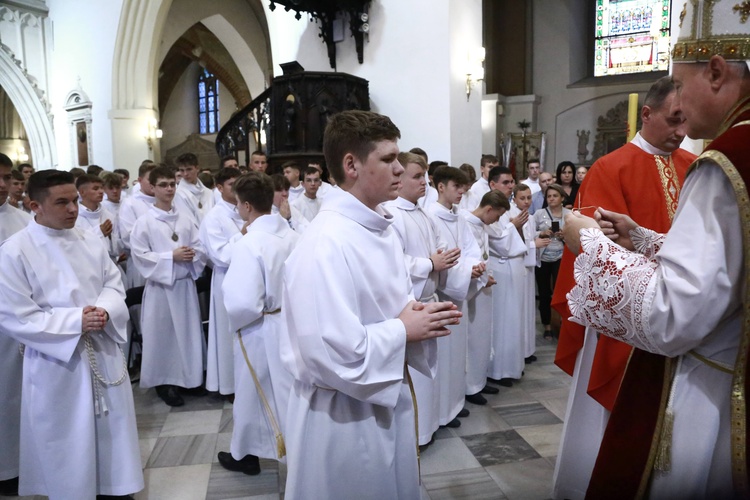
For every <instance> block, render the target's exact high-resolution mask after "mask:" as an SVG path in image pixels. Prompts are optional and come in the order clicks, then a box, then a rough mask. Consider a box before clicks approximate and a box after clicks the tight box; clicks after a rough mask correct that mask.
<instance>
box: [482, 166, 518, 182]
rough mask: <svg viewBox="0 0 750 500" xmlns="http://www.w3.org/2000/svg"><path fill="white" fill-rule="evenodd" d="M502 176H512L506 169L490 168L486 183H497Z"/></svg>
mask: <svg viewBox="0 0 750 500" xmlns="http://www.w3.org/2000/svg"><path fill="white" fill-rule="evenodd" d="M503 174H507V175H513V172H511V171H510V169H509V168H508V167H492V168H491V169H490V173H489V175H487V182H497V181H499V180H500V176H501V175H503Z"/></svg>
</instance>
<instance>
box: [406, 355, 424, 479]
mask: <svg viewBox="0 0 750 500" xmlns="http://www.w3.org/2000/svg"><path fill="white" fill-rule="evenodd" d="M404 373H405V374H406V381H407V382H408V383H409V392H410V393H411V402H412V404H413V405H414V434H415V441H416V442H417V471H418V474H419V484H422V460H421V457H420V453H419V409H418V408H417V394H416V393H415V392H414V382H412V381H411V373H409V365H408V364H407V361H406V360H404Z"/></svg>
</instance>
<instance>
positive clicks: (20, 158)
mask: <svg viewBox="0 0 750 500" xmlns="http://www.w3.org/2000/svg"><path fill="white" fill-rule="evenodd" d="M27 161H29V155H28V154H26V148H24V147H23V146H18V148H17V149H16V163H18V164H19V165H20V164H21V163H26V162H27Z"/></svg>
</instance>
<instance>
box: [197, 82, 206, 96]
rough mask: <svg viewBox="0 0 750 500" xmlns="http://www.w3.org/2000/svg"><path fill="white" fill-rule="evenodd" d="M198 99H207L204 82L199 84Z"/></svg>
mask: <svg viewBox="0 0 750 500" xmlns="http://www.w3.org/2000/svg"><path fill="white" fill-rule="evenodd" d="M198 97H206V84H205V83H204V82H199V83H198Z"/></svg>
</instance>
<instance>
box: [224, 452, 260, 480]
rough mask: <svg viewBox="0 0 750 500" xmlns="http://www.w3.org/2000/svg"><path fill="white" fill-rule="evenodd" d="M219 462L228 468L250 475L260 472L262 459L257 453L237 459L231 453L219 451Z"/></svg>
mask: <svg viewBox="0 0 750 500" xmlns="http://www.w3.org/2000/svg"><path fill="white" fill-rule="evenodd" d="M219 463H220V464H221V466H222V467H224V468H225V469H226V470H231V471H233V472H242V473H243V474H247V475H248V476H256V475H258V474H260V460H258V457H256V456H255V455H245V456H244V457H243V458H242V460H235V459H234V457H232V454H231V453H228V452H226V451H220V452H219Z"/></svg>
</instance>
